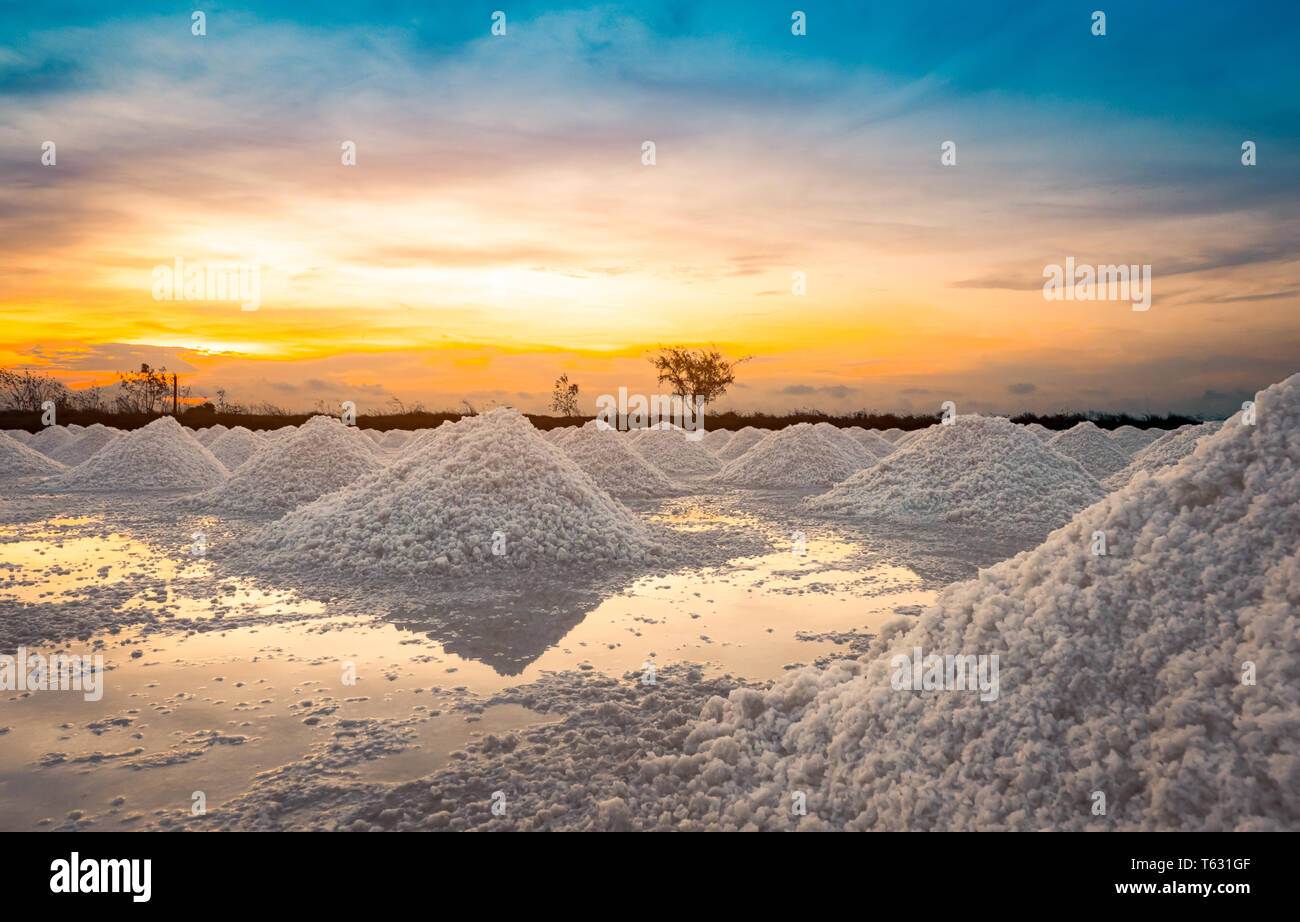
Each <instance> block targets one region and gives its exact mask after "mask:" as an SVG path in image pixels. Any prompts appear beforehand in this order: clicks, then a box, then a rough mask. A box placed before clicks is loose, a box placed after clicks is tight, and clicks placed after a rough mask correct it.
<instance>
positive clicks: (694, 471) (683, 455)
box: [632, 429, 722, 477]
mask: <svg viewBox="0 0 1300 922" xmlns="http://www.w3.org/2000/svg"><path fill="white" fill-rule="evenodd" d="M688 434H693V433H687V432H685V431H683V430H681V429H642V430H641V431H640V432H638V433H636V434H635V435H634V436H633V438H632V445H633V448H635V450H636V451H638V452H640V453H641V457H643V458H645V459H646V460H647V461H649V462H650V463H651V464H653V465H654V466H655V467H657V468H659V470H661V471H663V472H664V473H665V474H667V475H668V476H669V477H683V476H684V477H707V476H709V475H711V474H716V473H717V472H718V471H719V470H721V469H722V464H721V463H720V462H719V461H718V459H717V458H715V457H714V456H713V453H712V452H711V451H709V450H708V449H707V448H705V447H704V445H703V442H702V440H701V439H690V438H687V435H688Z"/></svg>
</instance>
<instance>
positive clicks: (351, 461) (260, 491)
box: [189, 416, 379, 515]
mask: <svg viewBox="0 0 1300 922" xmlns="http://www.w3.org/2000/svg"><path fill="white" fill-rule="evenodd" d="M378 466H379V461H378V460H377V458H376V456H375V451H374V447H373V446H372V445H371V444H370V440H369V439H367V438H365V436H362V435H361V434H360V433H358V431H357V430H356V429H355V428H353V427H351V426H345V425H343V424H342V423H341V422H339V421H338V420H337V419H335V418H334V417H332V416H313V417H312V418H311V419H309V420H307V422H305V423H303V424H302V425H301V426H300V427H298V428H297V429H294V430H293V431H292V432H291V433H290V434H288V435H286V436H285V437H283V438H281V439H279V440H276V441H273V442H271V443H270V444H266V443H263V444H262V445H261V447H260V448H259V449H258V451H257V452H256V453H255V454H254V455H253V456H252V457H250V458H249V459H248V460H247V461H245V462H244V463H243V464H241V465H240V466H239V469H238V470H237V471H235V472H234V473H233V474H232V475H231V477H230V479H229V480H227V481H226V482H225V483H222V484H221V485H220V486H218V487H217V488H216V489H213V490H209V491H208V492H206V493H203V494H200V495H199V496H196V497H193V498H192V499H191V500H190V501H189V502H190V504H192V505H197V506H203V507H205V508H220V509H222V510H223V511H227V510H228V511H234V512H239V513H245V514H249V515H268V514H281V513H284V512H286V511H288V510H291V509H296V508H297V507H298V506H301V505H303V504H304V503H309V502H311V501H312V500H314V499H316V498H318V497H320V496H323V495H324V494H326V493H331V492H333V491H334V490H337V489H339V488H340V487H344V486H347V485H348V484H350V483H352V482H354V481H355V480H356V479H357V478H358V477H360V476H361V475H362V474H366V473H370V472H371V471H373V470H375V469H376V467H378Z"/></svg>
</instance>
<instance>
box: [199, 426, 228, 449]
mask: <svg viewBox="0 0 1300 922" xmlns="http://www.w3.org/2000/svg"><path fill="white" fill-rule="evenodd" d="M224 432H226V427H225V426H223V425H222V424H221V423H217V424H216V425H215V426H209V427H208V428H206V429H200V430H199V434H198V435H196V436H194V438H196V439H197V440H198V442H199V444H200V445H203V446H204V447H207V446H209V445H211V444H212V443H213V442H214V441H215V440H216V439H217V438H218V437H219V436H220V435H221V434H222V433H224Z"/></svg>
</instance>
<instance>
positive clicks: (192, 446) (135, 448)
mask: <svg viewBox="0 0 1300 922" xmlns="http://www.w3.org/2000/svg"><path fill="white" fill-rule="evenodd" d="M225 478H226V469H225V468H224V467H223V466H222V465H221V462H220V461H218V460H217V459H216V458H215V457H213V455H212V452H210V451H208V450H207V449H206V448H204V447H203V446H202V445H200V444H199V443H198V442H197V441H196V440H195V439H194V438H193V437H192V436H191V435H190V434H189V433H187V432H186V431H185V430H184V429H183V428H181V424H180V423H178V422H176V420H175V419H173V418H172V417H170V416H161V417H159V418H158V419H155V420H154V421H153V422H151V423H150V424H149V425H147V426H144V427H143V428H141V429H135V430H133V431H131V432H125V433H123V434H122V435H120V436H119V437H117V438H115V439H113V440H112V441H111V442H109V443H108V444H107V445H105V446H104V447H103V448H101V449H100V450H99V451H97V452H95V454H93V455H92V456H91V457H90V458H88V459H87V460H86V461H85V462H84V463H82V464H80V465H79V466H77V467H74V468H72V469H71V470H69V471H67V472H66V473H63V474H59V475H58V476H55V477H51V478H49V479H48V480H46V481H45V482H44V484H43V485H44V486H46V487H48V488H50V489H54V490H69V491H74V490H75V491H79V490H94V491H101V492H112V491H118V490H121V491H131V492H134V491H137V490H194V489H205V488H207V487H211V486H214V485H216V484H218V483H220V482H222V481H223V480H225Z"/></svg>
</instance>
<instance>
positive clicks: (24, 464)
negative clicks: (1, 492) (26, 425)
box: [0, 432, 64, 480]
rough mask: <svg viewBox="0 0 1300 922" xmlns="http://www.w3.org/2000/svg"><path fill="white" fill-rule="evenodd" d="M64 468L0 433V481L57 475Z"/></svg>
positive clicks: (7, 435) (51, 459)
mask: <svg viewBox="0 0 1300 922" xmlns="http://www.w3.org/2000/svg"><path fill="white" fill-rule="evenodd" d="M62 470H64V466H63V465H62V464H60V463H59V462H57V461H55V460H54V459H53V458H48V457H46V456H45V455H43V454H41V453H40V452H39V451H37V450H36V449H34V448H31V447H30V446H28V445H25V444H23V443H22V442H20V441H18V440H17V439H15V438H13V437H11V436H10V435H9V434H7V433H5V432H0V480H12V479H16V478H18V477H38V476H48V475H50V474H57V473H58V472H59V471H62Z"/></svg>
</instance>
